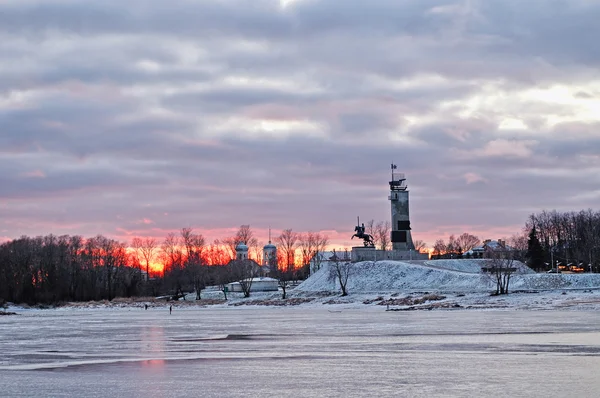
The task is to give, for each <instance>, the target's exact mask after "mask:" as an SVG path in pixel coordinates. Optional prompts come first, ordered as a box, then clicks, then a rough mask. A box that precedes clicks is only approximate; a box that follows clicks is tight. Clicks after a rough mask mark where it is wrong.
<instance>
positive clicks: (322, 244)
mask: <svg viewBox="0 0 600 398" xmlns="http://www.w3.org/2000/svg"><path fill="white" fill-rule="evenodd" d="M315 241H316V243H315V255H314V256H313V267H314V268H315V269H316V270H317V271H318V270H319V269H320V268H321V262H322V261H323V257H324V253H325V249H326V248H327V245H328V244H329V237H328V236H327V235H323V234H320V233H318V234H317V235H316V237H315Z"/></svg>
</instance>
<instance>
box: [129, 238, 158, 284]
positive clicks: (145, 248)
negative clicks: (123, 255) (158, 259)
mask: <svg viewBox="0 0 600 398" xmlns="http://www.w3.org/2000/svg"><path fill="white" fill-rule="evenodd" d="M132 245H133V248H134V249H135V251H136V254H137V257H138V260H139V261H140V262H142V261H143V262H144V263H145V264H146V277H147V278H150V263H151V262H152V260H154V256H155V251H156V249H157V246H158V244H157V242H156V239H154V238H150V237H147V238H139V237H136V238H133V241H132Z"/></svg>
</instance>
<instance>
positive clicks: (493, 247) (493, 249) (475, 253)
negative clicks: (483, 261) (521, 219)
mask: <svg viewBox="0 0 600 398" xmlns="http://www.w3.org/2000/svg"><path fill="white" fill-rule="evenodd" d="M512 250H513V248H512V247H510V246H508V245H507V244H506V241H505V240H502V239H498V240H491V239H486V240H484V241H483V244H482V245H480V246H477V247H474V248H472V249H471V250H467V251H466V252H464V253H463V257H467V258H487V257H489V256H490V253H498V252H504V251H512Z"/></svg>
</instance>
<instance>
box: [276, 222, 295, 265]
mask: <svg viewBox="0 0 600 398" xmlns="http://www.w3.org/2000/svg"><path fill="white" fill-rule="evenodd" d="M276 241H277V243H278V245H279V249H280V252H281V253H282V255H283V257H284V259H285V264H284V266H285V267H286V269H287V270H293V269H294V265H295V259H296V247H297V243H298V234H297V233H296V232H293V231H292V230H291V229H284V230H283V231H282V232H281V235H279V236H278V237H277V238H276Z"/></svg>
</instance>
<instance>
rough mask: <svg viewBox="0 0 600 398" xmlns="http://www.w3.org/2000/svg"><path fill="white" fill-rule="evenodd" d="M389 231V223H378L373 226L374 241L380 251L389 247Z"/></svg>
mask: <svg viewBox="0 0 600 398" xmlns="http://www.w3.org/2000/svg"><path fill="white" fill-rule="evenodd" d="M390 229H391V225H390V222H389V221H380V222H378V223H377V225H376V226H375V232H374V235H373V236H374V239H375V241H376V242H377V244H378V246H379V249H380V250H388V248H389V245H390Z"/></svg>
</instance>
